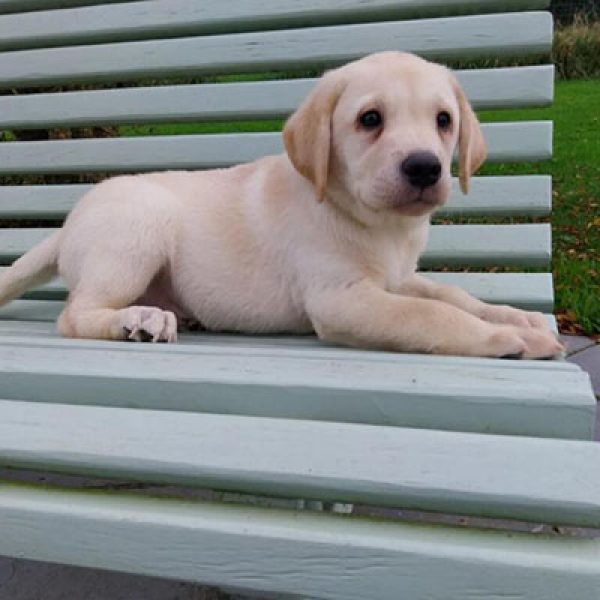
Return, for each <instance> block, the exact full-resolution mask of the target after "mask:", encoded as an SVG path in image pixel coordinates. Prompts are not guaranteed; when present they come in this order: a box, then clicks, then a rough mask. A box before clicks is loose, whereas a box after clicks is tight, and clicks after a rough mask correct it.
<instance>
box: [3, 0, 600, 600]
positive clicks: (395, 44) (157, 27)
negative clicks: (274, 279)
mask: <svg viewBox="0 0 600 600" xmlns="http://www.w3.org/2000/svg"><path fill="white" fill-rule="evenodd" d="M547 6H548V1H547V0H478V1H477V2H472V1H470V0H442V1H440V0H418V2H415V1H413V0H369V1H368V2H365V1H364V0H331V1H328V2H321V1H317V0H260V1H259V0H256V1H252V2H248V1H247V0H231V1H229V2H217V1H216V0H207V1H206V2H197V1H195V0H147V1H142V2H140V1H137V2H131V1H123V0H112V1H111V0H103V1H101V0H18V1H17V0H0V58H1V60H0V131H3V132H6V133H5V135H4V139H3V141H1V142H0V179H1V184H2V185H0V272H1V271H2V270H3V269H5V268H7V267H8V266H9V265H10V264H11V263H12V262H13V261H14V260H15V259H16V258H18V257H19V256H21V255H22V254H23V253H24V252H26V251H27V250H28V249H30V248H31V247H32V246H33V245H34V244H35V243H37V242H38V241H39V240H41V239H42V238H44V237H46V236H47V235H48V234H49V233H50V232H52V231H54V230H55V229H56V227H58V226H60V223H61V221H62V220H63V219H64V217H65V216H66V214H67V213H68V212H69V210H70V209H71V208H72V207H73V205H74V204H75V202H76V201H77V199H78V198H80V197H81V196H82V195H83V194H84V193H85V192H86V191H87V190H88V189H89V188H90V185H91V184H90V182H91V181H94V180H96V179H97V178H99V177H103V176H105V175H110V174H117V173H129V172H138V171H147V170H153V169H165V168H184V169H185V168H190V169H196V168H209V167H215V166H219V167H220V166H226V165H231V164H236V163H238V162H240V161H246V160H251V159H253V158H256V157H258V156H262V155H264V154H269V153H273V152H279V151H281V149H282V145H281V139H280V135H279V129H280V127H281V122H282V119H284V118H286V117H287V115H289V114H290V112H291V111H293V110H294V109H295V107H296V106H297V105H298V104H299V102H300V101H301V100H302V98H303V97H304V96H305V95H306V94H307V93H308V91H309V90H310V89H311V87H312V86H313V85H314V83H315V77H316V76H318V74H319V73H320V72H321V71H322V70H323V68H327V67H330V66H336V65H338V64H341V63H343V62H346V61H349V60H352V59H354V58H358V57H360V56H363V55H364V54H367V53H369V52H375V51H379V50H389V49H397V50H406V51H413V52H416V53H418V54H421V55H422V56H425V57H427V58H431V59H434V60H439V61H442V62H447V61H457V60H461V61H463V63H462V64H461V68H460V69H458V70H457V77H458V79H459V80H460V82H461V84H462V85H463V86H464V89H465V91H466V93H467V95H468V97H469V99H470V101H471V103H472V104H473V106H474V108H475V109H477V110H488V109H511V108H523V107H527V108H528V107H538V106H548V105H549V104H550V103H551V102H552V97H553V79H554V68H553V66H552V65H547V64H541V65H540V64H533V63H538V62H543V61H540V60H539V58H540V56H545V55H547V54H548V52H549V50H550V48H551V42H552V18H551V16H550V14H549V13H548V12H546V9H547ZM502 57H504V58H510V57H518V58H519V60H520V61H522V62H525V63H532V64H526V65H525V66H518V67H517V66H510V67H500V66H495V63H494V61H495V60H496V59H498V58H502ZM474 60H487V61H491V62H488V64H490V65H491V66H490V68H479V67H478V68H470V67H471V66H472V65H471V64H469V63H470V61H474ZM484 66H485V65H484ZM74 88H75V89H74ZM2 90H3V91H2ZM503 114H504V113H503ZM505 114H506V118H503V119H502V121H501V122H494V123H485V124H484V126H483V129H484V134H485V137H486V141H487V144H488V146H489V157H490V162H492V163H499V162H507V161H510V162H518V163H523V164H527V163H532V162H537V161H540V160H545V159H548V158H550V157H551V155H552V123H551V122H549V121H541V120H536V121H518V120H517V121H515V120H514V119H512V117H511V113H510V111H508V110H507V111H506V113H505ZM223 122H226V123H230V124H233V125H230V126H229V129H228V131H227V133H218V132H219V131H221V129H222V124H223ZM182 124H186V125H185V129H182ZM97 127H109V128H111V129H110V130H109V131H108V133H109V134H110V136H109V137H101V136H100V135H96V134H97V131H96V130H94V129H93V128H97ZM73 128H92V133H93V135H95V137H88V138H86V139H76V138H78V135H72V136H71V135H70V131H71V130H72V129H73ZM49 130H51V132H50V133H48V131H49ZM71 137H72V139H69V138H71ZM23 138H26V139H28V140H29V141H21V140H22V139H23ZM524 171H526V170H524ZM530 171H531V172H533V171H534V169H530ZM520 173H521V172H520ZM551 204H552V189H551V179H550V177H549V176H546V175H539V174H533V173H532V174H526V173H524V174H519V175H512V176H505V175H500V174H496V175H493V176H491V175H486V174H483V175H480V176H477V177H475V178H474V179H473V181H472V192H471V194H470V195H468V196H463V195H462V194H461V193H460V192H459V190H458V186H457V182H456V181H454V185H453V190H452V193H451V197H450V200H449V202H448V204H447V206H445V207H444V208H443V209H442V210H440V212H439V213H438V214H437V215H436V219H435V224H434V226H433V229H432V234H431V238H430V242H429V245H428V248H427V251H426V253H425V255H424V256H423V258H422V260H421V264H420V268H421V269H422V270H423V272H424V274H425V275H426V276H427V277H430V278H432V279H434V280H437V281H442V282H445V283H452V284H457V285H460V286H461V287H463V288H465V289H466V290H468V291H470V292H471V293H472V294H473V295H475V296H477V297H479V298H481V299H483V300H486V301H489V302H494V303H499V304H504V303H508V304H512V305H515V306H518V307H522V308H525V309H530V310H540V311H542V312H544V313H547V314H548V318H549V319H550V321H551V323H552V324H553V326H555V323H554V321H553V317H552V316H551V313H552V310H553V307H554V295H553V288H552V275H551V273H550V272H549V268H550V264H551V258H552V251H551V229H550V225H549V223H548V222H547V221H548V218H549V216H550V214H551ZM65 296H66V290H65V288H64V285H63V283H62V282H61V281H60V280H55V281H53V282H51V283H49V284H47V285H45V286H42V287H40V288H38V289H35V290H31V291H29V292H28V293H27V294H26V295H25V296H24V297H23V298H21V299H19V300H17V301H15V302H12V303H10V304H8V305H7V306H4V307H2V308H0V555H5V556H11V557H18V558H27V559H32V560H39V561H47V562H52V563H64V564H70V565H78V566H84V567H94V568H100V569H108V570H115V571H121V572H125V573H137V574H145V575H154V576H159V577H165V578H170V579H179V580H187V581H194V582H201V583H205V584H210V585H215V586H220V587H223V588H226V589H228V590H236V591H239V592H243V593H254V594H256V593H259V594H262V595H263V596H261V597H265V598H266V597H268V598H287V597H289V598H306V599H307V600H308V599H317V598H322V599H332V600H334V599H335V600H352V599H356V600H359V599H360V600H364V599H366V598H368V599H373V600H387V599H390V600H392V599H393V600H396V599H397V598H398V597H403V598H404V597H406V598H411V599H414V600H421V599H422V600H425V599H427V600H466V599H475V598H480V599H484V598H485V599H492V598H509V597H510V598H527V599H539V600H542V599H543V600H552V599H556V600H558V599H561V600H562V599H564V598H567V597H569V598H576V599H577V600H597V597H598V589H599V588H600V539H599V537H598V536H599V534H598V531H599V530H600V470H599V469H598V468H597V465H598V463H599V461H600V446H598V445H597V444H596V443H593V442H591V441H590V440H591V437H592V432H593V423H594V414H595V408H596V402H595V398H594V396H593V393H592V390H591V387H590V382H589V377H588V376H587V375H586V374H585V373H584V372H583V371H582V370H580V369H579V368H578V367H576V366H574V365H571V364H568V363H566V362H564V361H514V360H492V359H483V358H464V357H449V356H427V355H414V354H393V353H388V352H375V351H367V350H359V349H352V348H342V347H338V346H335V345H332V344H324V343H322V342H320V341H318V340H317V339H316V338H315V337H314V336H285V335H280V336H239V335H229V334H218V333H207V332H197V333H185V334H183V335H182V336H181V339H180V341H179V343H178V344H176V345H162V344H161V345H153V344H133V343H125V342H110V343H109V342H101V341H94V340H69V339H63V338H60V337H58V335H57V333H56V330H55V324H54V321H55V320H56V318H57V316H58V314H59V312H60V310H61V309H62V307H63V305H64V300H65ZM36 473H43V474H44V475H43V477H44V479H45V481H44V483H43V484H40V483H39V482H36V481H35V480H36V476H35V474H36ZM353 506H354V509H353ZM411 511H412V512H411ZM444 515H446V516H444ZM448 515H449V516H448ZM407 519H413V520H414V519H417V520H419V521H420V522H410V521H409V520H407ZM457 523H464V524H465V525H469V526H468V527H467V526H464V525H461V526H457ZM473 525H475V526H473ZM550 526H552V527H554V528H555V529H556V532H557V533H554V534H552V535H549V533H550V532H551V531H552V530H551V529H550ZM540 532H541V533H540ZM565 532H566V533H568V535H566V534H565ZM0 595H1V588H0Z"/></svg>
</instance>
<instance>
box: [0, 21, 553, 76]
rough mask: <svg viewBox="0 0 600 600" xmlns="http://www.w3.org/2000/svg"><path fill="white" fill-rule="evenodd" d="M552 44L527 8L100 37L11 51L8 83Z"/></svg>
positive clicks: (437, 55)
mask: <svg viewBox="0 0 600 600" xmlns="http://www.w3.org/2000/svg"><path fill="white" fill-rule="evenodd" d="M551 43H552V17H551V15H550V14H549V13H545V12H525V13H507V14H497V15H477V16H467V17H452V18H441V19H422V20H415V21H406V22H384V23H367V24H360V25H341V26H332V27H314V28H307V29H291V30H285V31H269V32H253V33H239V34H235V35H231V34H229V35H228V34H225V35H212V36H204V37H202V36H200V37H187V38H179V39H167V40H158V41H154V40H153V41H139V42H123V43H117V44H96V45H91V46H72V47H65V48H50V49H40V50H22V51H15V52H6V53H3V55H2V62H1V63H0V87H19V86H22V87H31V86H37V85H47V84H54V83H65V82H74V81H118V80H121V81H132V80H133V79H139V78H143V77H175V76H179V75H190V74H194V75H202V74H206V73H231V72H235V73H241V72H249V71H268V70H286V69H293V68H302V69H306V68H307V67H310V66H325V65H334V64H339V63H343V62H346V61H349V60H352V59H354V58H358V57H359V56H363V55H364V54H368V53H371V52H377V51H379V50H390V49H393V48H396V49H398V50H410V51H413V52H416V53H418V54H422V55H424V56H426V57H428V58H432V59H439V60H449V59H452V58H469V57H475V56H493V57H495V56H514V55H519V56H525V55H528V54H529V55H538V54H543V53H547V52H548V51H549V50H550V46H551Z"/></svg>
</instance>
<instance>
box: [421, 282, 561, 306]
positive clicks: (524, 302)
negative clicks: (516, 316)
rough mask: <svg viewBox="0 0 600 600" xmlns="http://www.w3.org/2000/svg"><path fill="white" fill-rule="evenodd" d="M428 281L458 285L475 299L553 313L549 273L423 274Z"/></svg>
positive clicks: (552, 296)
mask: <svg viewBox="0 0 600 600" xmlns="http://www.w3.org/2000/svg"><path fill="white" fill-rule="evenodd" d="M424 275H426V276H427V277H428V278H429V279H433V280H434V281H438V282H440V283H445V284H449V285H458V286H459V287H461V288H463V289H464V290H466V291H467V292H469V293H470V294H472V295H473V296H475V297H476V298H480V299H481V300H483V301H484V302H491V303H493V304H510V305H511V306H517V307H519V308H523V309H525V310H537V311H542V312H552V310H553V308H554V291H553V287H552V273H424Z"/></svg>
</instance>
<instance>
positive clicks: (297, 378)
mask: <svg viewBox="0 0 600 600" xmlns="http://www.w3.org/2000/svg"><path fill="white" fill-rule="evenodd" d="M65 342H68V343H65ZM50 349H51V351H50ZM328 352H329V350H325V349H324V350H322V351H317V349H313V350H311V352H310V353H308V352H305V351H294V348H290V349H289V350H286V351H285V352H284V351H283V350H281V349H279V350H277V349H276V350H273V349H272V348H268V347H267V348H263V349H260V348H254V349H253V350H252V351H249V347H246V348H243V347H241V348H240V347H238V348H236V347H235V346H234V347H232V346H227V345H222V346H219V345H218V344H214V343H211V342H210V341H203V338H202V336H200V337H198V338H196V343H195V345H193V347H191V348H187V347H186V346H183V345H175V346H169V347H166V348H163V347H161V346H156V345H134V346H132V345H131V344H130V343H127V342H104V343H101V342H92V341H90V342H86V341H84V340H81V341H80V340H77V341H72V340H71V341H69V340H52V339H44V340H39V341H38V340H36V339H35V338H29V339H24V338H23V337H15V338H11V337H10V336H3V337H2V346H1V347H0V379H1V380H2V381H3V385H2V394H3V395H4V396H5V397H7V398H13V399H19V400H28V401H40V402H58V403H70V404H101V405H108V406H124V407H137V408H147V409H161V410H165V409H167V410H172V411H189V412H207V413H217V414H240V415H247V416H268V417H276V418H291V419H316V420H324V421H343V422H352V423H370V424H375V425H394V426H406V427H419V428H430V429H447V430H458V431H478V432H487V433H501V434H517V435H535V436H543V437H564V438H577V439H590V438H591V431H592V425H593V415H594V411H595V398H594V396H593V394H592V391H591V389H590V386H589V378H588V376H587V374H585V373H584V372H582V371H580V370H578V369H575V370H573V369H568V370H562V369H558V370H547V369H545V368H544V369H543V370H539V369H538V368H537V362H536V361H525V362H524V363H523V364H525V365H529V364H532V366H533V368H523V367H517V368H514V369H513V368H511V365H510V363H509V364H506V361H493V360H486V359H479V360H478V361H473V360H472V359H471V361H469V362H468V364H469V365H470V366H469V368H468V369H467V368H460V367H462V366H463V365H465V363H464V362H463V360H464V359H460V358H453V357H430V358H433V359H435V360H433V362H432V361H431V360H427V358H426V357H424V356H422V355H407V356H409V357H414V358H408V360H405V355H402V354H390V353H379V352H372V353H366V352H363V353H361V354H359V355H355V354H353V353H351V352H350V353H343V354H342V355H341V356H340V355H339V354H336V353H334V354H333V355H331V354H328ZM332 352H333V350H332ZM336 352H339V351H337V350H336ZM497 363H504V364H501V365H500V366H499V367H497V366H496V364H497ZM432 365H435V368H432Z"/></svg>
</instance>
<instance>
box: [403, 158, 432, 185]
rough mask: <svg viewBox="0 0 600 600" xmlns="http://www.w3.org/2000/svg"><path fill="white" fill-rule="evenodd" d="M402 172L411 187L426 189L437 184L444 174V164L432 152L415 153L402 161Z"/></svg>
mask: <svg viewBox="0 0 600 600" xmlns="http://www.w3.org/2000/svg"><path fill="white" fill-rule="evenodd" d="M400 170H401V171H402V173H404V175H406V177H407V178H408V181H410V183H411V185H414V186H415V187H419V188H426V187H429V186H430V185H433V184H434V183H437V181H438V179H439V178H440V175H441V174H442V164H441V163H440V161H439V159H438V157H437V156H436V155H435V154H432V153H431V152H414V153H413V154H409V155H408V156H407V157H406V158H405V159H404V160H403V161H402V164H401V165H400Z"/></svg>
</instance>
